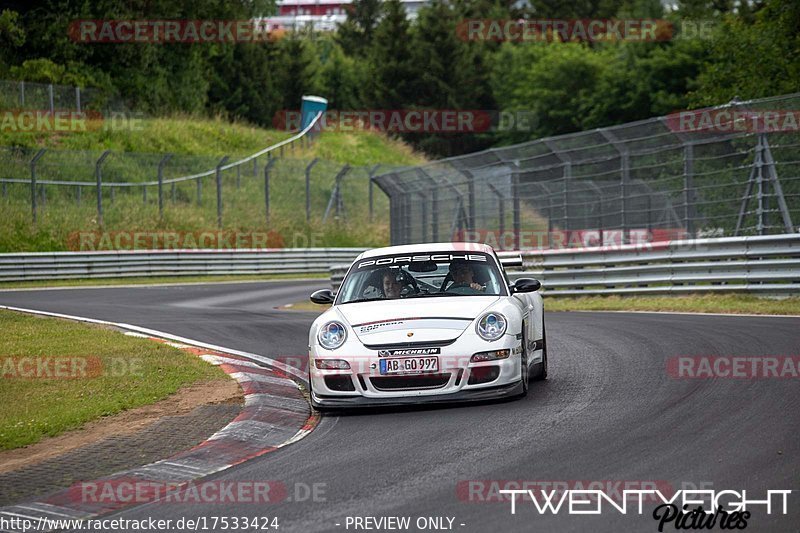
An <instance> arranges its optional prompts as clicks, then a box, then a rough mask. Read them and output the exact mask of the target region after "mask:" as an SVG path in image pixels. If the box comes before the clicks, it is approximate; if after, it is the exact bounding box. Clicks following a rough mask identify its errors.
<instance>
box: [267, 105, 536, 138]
mask: <svg viewBox="0 0 800 533" xmlns="http://www.w3.org/2000/svg"><path fill="white" fill-rule="evenodd" d="M302 122H303V115H302V114H301V113H300V111H298V110H289V109H285V110H281V111H278V112H277V113H275V116H274V117H273V118H272V126H273V127H274V128H275V129H278V130H284V131H297V130H299V129H301V126H302ZM537 124H538V121H537V118H536V114H535V113H534V112H533V111H530V110H516V111H494V110H478V109H360V110H346V111H339V110H336V109H331V110H329V111H326V112H325V113H323V115H322V117H320V119H319V121H318V122H317V123H316V124H315V126H314V129H315V130H316V131H330V132H356V131H368V130H369V131H383V132H389V133H482V132H489V131H532V130H533V129H534V128H535V127H536V126H537Z"/></svg>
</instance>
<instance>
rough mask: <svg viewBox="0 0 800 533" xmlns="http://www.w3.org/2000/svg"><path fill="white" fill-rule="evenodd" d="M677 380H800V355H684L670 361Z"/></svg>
mask: <svg viewBox="0 0 800 533" xmlns="http://www.w3.org/2000/svg"><path fill="white" fill-rule="evenodd" d="M667 375H668V376H669V377H671V378H674V379H718V378H722V379H792V378H793V379H797V378H799V377H800V355H794V356H789V355H762V356H749V357H748V356H729V355H680V356H674V357H670V358H669V359H667Z"/></svg>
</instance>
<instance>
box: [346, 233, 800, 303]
mask: <svg viewBox="0 0 800 533" xmlns="http://www.w3.org/2000/svg"><path fill="white" fill-rule="evenodd" d="M514 254H516V255H517V256H518V255H519V254H520V252H514V253H511V255H509V256H508V257H509V259H510V258H512V257H513V256H514ZM521 254H522V268H521V269H514V268H513V267H511V266H510V265H508V264H507V262H506V261H504V260H503V257H502V256H503V255H506V252H501V253H498V255H500V256H501V261H502V262H503V263H504V264H506V265H507V266H506V269H507V270H508V271H509V272H508V273H509V277H510V278H511V279H512V280H513V279H518V278H522V277H532V278H536V279H538V280H539V281H541V282H542V287H543V289H542V290H543V293H544V294H546V295H547V296H588V295H613V294H618V295H622V294H640V295H641V294H679V293H696V292H705V293H715V292H752V293H761V294H776V295H777V294H779V295H790V294H793V293H794V294H800V235H798V234H787V235H768V236H755V237H729V238H721V239H695V240H686V241H668V242H661V243H650V244H648V245H625V246H616V247H605V248H579V249H561V250H534V251H522V252H521ZM348 266H349V265H336V266H334V267H332V268H331V284H332V285H333V287H334V288H338V286H339V285H340V284H341V281H342V277H343V276H344V274H345V272H346V269H347V268H348Z"/></svg>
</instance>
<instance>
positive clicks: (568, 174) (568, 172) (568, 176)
mask: <svg viewBox="0 0 800 533" xmlns="http://www.w3.org/2000/svg"><path fill="white" fill-rule="evenodd" d="M570 181H572V162H571V161H567V162H566V163H564V202H563V203H564V217H563V219H562V225H563V226H564V227H563V228H562V229H564V230H565V231H569V229H570V227H569V182H570ZM548 238H549V236H548Z"/></svg>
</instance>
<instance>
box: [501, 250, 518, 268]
mask: <svg viewBox="0 0 800 533" xmlns="http://www.w3.org/2000/svg"><path fill="white" fill-rule="evenodd" d="M497 258H498V259H499V260H500V264H501V265H503V268H508V267H521V266H522V254H521V253H520V252H497Z"/></svg>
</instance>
